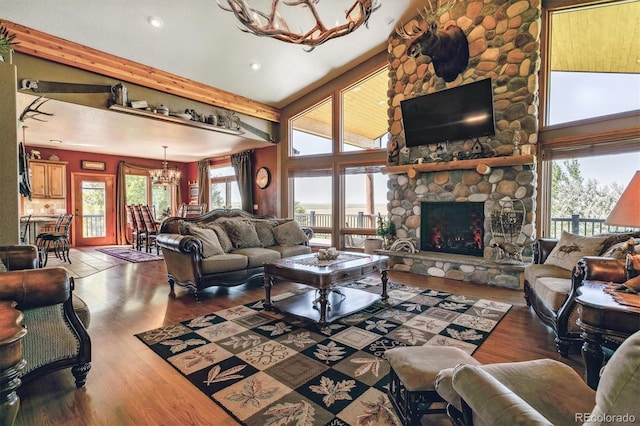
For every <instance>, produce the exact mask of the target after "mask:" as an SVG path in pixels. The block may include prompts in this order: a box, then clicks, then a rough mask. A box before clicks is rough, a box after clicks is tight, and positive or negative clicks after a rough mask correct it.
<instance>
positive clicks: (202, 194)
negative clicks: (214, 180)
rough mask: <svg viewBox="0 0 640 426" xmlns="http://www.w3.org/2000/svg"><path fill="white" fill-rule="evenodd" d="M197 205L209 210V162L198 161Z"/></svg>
mask: <svg viewBox="0 0 640 426" xmlns="http://www.w3.org/2000/svg"><path fill="white" fill-rule="evenodd" d="M198 204H204V205H205V206H207V211H209V209H210V208H211V179H210V178H209V160H202V161H198Z"/></svg>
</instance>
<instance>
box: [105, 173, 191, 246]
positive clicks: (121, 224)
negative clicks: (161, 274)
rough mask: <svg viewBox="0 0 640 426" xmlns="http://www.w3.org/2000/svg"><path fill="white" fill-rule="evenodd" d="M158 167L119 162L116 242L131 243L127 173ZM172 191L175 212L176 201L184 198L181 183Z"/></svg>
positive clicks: (172, 207) (171, 188) (172, 208)
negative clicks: (128, 220) (128, 219)
mask: <svg viewBox="0 0 640 426" xmlns="http://www.w3.org/2000/svg"><path fill="white" fill-rule="evenodd" d="M156 168H157V167H153V166H146V165H140V164H133V163H127V162H125V161H120V162H119V163H118V171H117V174H116V244H119V245H125V244H131V241H129V239H128V235H127V210H126V206H127V188H126V183H125V175H127V174H128V173H137V174H140V173H147V174H148V173H149V170H152V169H156ZM170 190H171V193H172V199H171V203H172V206H171V210H172V211H173V212H175V207H176V203H177V201H178V200H182V194H181V190H180V185H175V186H171V187H170Z"/></svg>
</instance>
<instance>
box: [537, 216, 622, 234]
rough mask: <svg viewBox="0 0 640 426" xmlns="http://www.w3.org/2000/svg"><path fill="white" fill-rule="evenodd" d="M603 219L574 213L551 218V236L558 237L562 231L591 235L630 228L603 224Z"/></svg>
mask: <svg viewBox="0 0 640 426" xmlns="http://www.w3.org/2000/svg"><path fill="white" fill-rule="evenodd" d="M604 221H605V219H587V218H583V217H580V215H579V214H574V215H572V216H571V217H570V218H559V217H552V218H551V234H550V237H551V238H560V237H561V236H562V232H563V231H567V232H570V233H572V234H575V235H583V236H592V235H598V234H604V233H610V232H625V231H629V230H630V229H628V228H625V227H622V226H609V225H605V223H604Z"/></svg>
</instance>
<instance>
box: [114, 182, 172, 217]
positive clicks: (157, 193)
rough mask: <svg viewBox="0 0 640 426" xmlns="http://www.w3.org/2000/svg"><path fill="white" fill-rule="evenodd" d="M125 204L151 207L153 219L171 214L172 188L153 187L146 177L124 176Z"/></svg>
mask: <svg viewBox="0 0 640 426" xmlns="http://www.w3.org/2000/svg"><path fill="white" fill-rule="evenodd" d="M125 188H126V203H127V204H142V205H149V206H151V207H152V210H153V212H154V216H155V217H159V216H160V215H161V214H162V213H163V212H166V211H169V212H171V210H172V206H173V192H174V191H173V190H172V187H167V186H161V185H153V184H152V183H151V179H150V177H149V176H148V175H142V174H127V175H125Z"/></svg>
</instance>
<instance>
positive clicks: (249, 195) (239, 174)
mask: <svg viewBox="0 0 640 426" xmlns="http://www.w3.org/2000/svg"><path fill="white" fill-rule="evenodd" d="M252 153H253V151H245V152H240V153H238V154H232V155H231V165H232V166H233V169H234V170H235V172H236V181H237V182H238V189H239V190H240V198H241V199H242V210H244V211H246V212H249V213H252V212H253V179H252V173H251V170H252V167H251V154H252Z"/></svg>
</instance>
